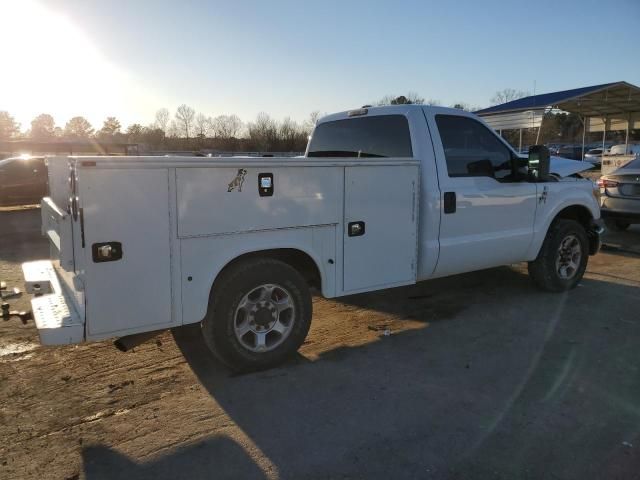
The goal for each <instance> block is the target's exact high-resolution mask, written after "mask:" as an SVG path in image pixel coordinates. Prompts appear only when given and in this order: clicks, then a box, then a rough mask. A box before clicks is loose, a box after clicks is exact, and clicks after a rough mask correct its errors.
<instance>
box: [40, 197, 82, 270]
mask: <svg viewBox="0 0 640 480" xmlns="http://www.w3.org/2000/svg"><path fill="white" fill-rule="evenodd" d="M40 213H41V216H42V234H43V235H44V236H46V237H48V238H49V242H50V244H51V246H52V247H53V248H55V250H56V252H55V256H56V257H57V258H59V259H60V266H61V267H62V268H64V269H65V270H67V271H68V272H73V268H74V262H73V236H72V234H71V216H70V215H69V214H68V213H67V212H65V211H63V210H61V209H60V208H59V207H58V206H57V205H56V204H54V203H53V200H52V199H51V198H50V197H44V198H43V199H42V202H41V203H40Z"/></svg>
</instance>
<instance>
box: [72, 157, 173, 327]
mask: <svg viewBox="0 0 640 480" xmlns="http://www.w3.org/2000/svg"><path fill="white" fill-rule="evenodd" d="M80 191H81V197H82V199H83V208H84V230H85V243H86V247H85V249H84V255H85V262H86V282H85V283H86V292H85V293H86V320H87V337H88V339H96V338H103V337H108V336H111V335H112V334H117V335H124V334H126V333H133V332H135V331H141V330H153V329H154V328H161V327H164V326H170V325H171V324H172V323H173V319H172V314H171V228H170V225H169V218H170V217H169V179H168V171H167V170H160V169H149V170H133V169H127V170H101V169H91V168H85V169H83V172H82V182H81V183H80ZM99 242H121V243H122V252H123V254H122V258H121V259H120V260H117V261H110V262H104V263H95V262H93V260H92V255H91V246H92V245H93V244H94V243H99Z"/></svg>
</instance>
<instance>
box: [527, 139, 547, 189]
mask: <svg viewBox="0 0 640 480" xmlns="http://www.w3.org/2000/svg"><path fill="white" fill-rule="evenodd" d="M550 158H551V156H550V154H549V149H548V148H547V147H545V146H544V145H534V146H532V147H529V160H528V161H527V166H528V167H529V175H531V177H532V178H533V179H535V180H536V181H538V182H545V181H547V180H548V178H549V163H550Z"/></svg>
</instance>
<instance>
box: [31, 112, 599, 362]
mask: <svg viewBox="0 0 640 480" xmlns="http://www.w3.org/2000/svg"><path fill="white" fill-rule="evenodd" d="M532 152H533V153H532V154H530V158H522V156H520V155H518V154H517V153H516V152H515V151H514V150H513V149H512V148H511V146H510V145H509V144H508V143H506V142H505V141H504V140H503V139H502V138H501V137H499V136H498V135H496V134H495V132H493V131H492V130H491V129H489V127H487V126H486V125H485V124H484V123H483V122H482V120H480V119H479V118H478V117H476V116H475V115H473V114H471V113H468V112H463V111H461V110H457V109H448V108H440V107H428V106H423V105H398V106H389V107H375V108H371V107H367V108H360V109H356V110H350V111H345V112H341V113H337V114H334V115H329V116H327V117H324V118H323V119H321V120H320V121H319V122H318V124H317V125H316V127H315V129H314V131H313V133H312V135H311V138H310V140H309V144H308V147H307V151H306V153H305V156H304V157H300V158H278V157H269V158H255V157H254V158H250V157H229V158H215V159H207V158H189V157H162V158H159V157H119V158H117V159H114V158H110V157H70V158H51V159H49V165H50V166H49V172H50V180H49V184H50V189H51V195H50V197H47V198H45V199H44V200H43V203H42V212H43V232H44V233H45V234H46V235H48V236H49V238H50V239H51V243H52V260H44V261H42V262H37V263H30V264H25V266H24V271H25V277H26V280H27V285H28V287H29V286H30V287H31V289H32V290H34V289H35V285H37V286H38V288H39V289H40V290H39V293H42V294H43V295H42V296H40V297H38V298H35V299H34V315H35V318H36V324H37V326H38V328H39V331H40V335H41V340H42V341H43V343H51V344H56V343H75V342H80V341H86V340H99V339H103V338H109V337H121V338H120V341H121V343H120V344H121V345H125V344H129V345H131V344H133V343H135V341H136V339H140V338H147V337H148V332H150V331H159V330H162V329H166V328H173V327H177V326H180V325H184V324H190V323H198V322H200V323H201V324H202V331H203V335H204V338H205V341H206V342H207V344H208V345H209V346H210V348H211V350H212V352H213V353H214V354H215V355H216V356H218V357H219V358H220V359H221V360H222V361H223V362H224V363H226V364H227V365H229V366H230V367H231V368H233V369H236V370H254V369H260V368H267V367H270V366H273V365H276V364H278V363H280V362H282V361H283V360H284V359H285V358H286V357H287V356H288V355H290V354H291V353H292V352H295V351H296V350H297V348H298V347H299V346H300V345H301V343H302V342H303V340H304V338H305V336H306V334H307V331H308V329H309V325H310V322H311V319H312V302H311V295H310V290H309V288H310V286H315V287H317V288H318V290H319V291H320V292H321V293H322V295H324V296H325V297H327V298H331V297H338V296H342V295H349V294H355V293H360V292H368V291H372V290H379V289H384V288H389V287H396V286H402V285H409V284H413V283H415V282H418V281H423V280H428V279H431V278H436V277H442V276H447V275H453V274H457V273H462V272H470V271H474V270H480V269H485V268H490V267H495V266H500V265H508V264H512V263H517V262H528V263H529V272H530V274H531V276H532V278H533V279H534V281H535V283H536V284H538V285H539V286H540V287H542V288H543V289H546V290H550V291H566V290H569V289H571V288H573V287H575V285H576V284H577V283H578V282H579V281H580V279H581V278H582V275H583V273H584V270H585V268H586V264H587V259H588V256H589V255H590V254H595V253H596V252H597V250H598V248H599V234H600V233H601V232H602V228H601V225H600V224H601V222H600V220H599V217H600V213H599V207H598V202H597V200H596V196H595V194H594V191H593V185H592V183H591V182H590V181H587V180H583V179H580V178H576V177H563V176H560V175H557V174H554V172H553V170H554V167H553V163H552V162H550V161H549V156H548V152H545V151H544V149H538V148H534V149H532ZM571 163H576V162H571ZM585 168H588V167H585ZM549 169H550V171H549ZM123 339H124V340H123ZM127 340H129V341H128V342H127ZM123 342H124V343H123Z"/></svg>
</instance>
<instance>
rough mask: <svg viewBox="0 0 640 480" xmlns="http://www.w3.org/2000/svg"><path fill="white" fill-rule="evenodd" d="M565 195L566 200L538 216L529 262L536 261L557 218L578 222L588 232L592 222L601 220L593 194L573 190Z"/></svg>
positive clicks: (528, 254) (529, 252) (529, 251)
mask: <svg viewBox="0 0 640 480" xmlns="http://www.w3.org/2000/svg"><path fill="white" fill-rule="evenodd" d="M558 193H559V192H558ZM564 193H565V196H564V198H563V199H562V200H561V201H559V202H556V203H555V204H554V206H553V208H551V209H549V210H547V211H546V212H544V213H543V216H542V217H539V216H538V214H536V222H535V223H536V225H534V232H533V238H532V241H531V244H530V245H529V250H528V252H527V261H533V260H535V259H536V257H537V256H538V253H539V252H540V248H542V243H543V242H544V239H545V237H546V236H547V232H548V231H549V227H551V224H552V223H553V221H554V220H555V219H556V218H569V219H572V220H576V221H578V222H580V223H581V224H582V225H584V227H585V230H587V232H589V229H590V228H591V224H592V222H593V221H594V220H597V219H599V218H600V207H599V205H598V203H597V201H596V199H595V197H594V196H593V195H592V194H590V193H589V192H586V191H584V190H581V189H571V191H570V192H564Z"/></svg>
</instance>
